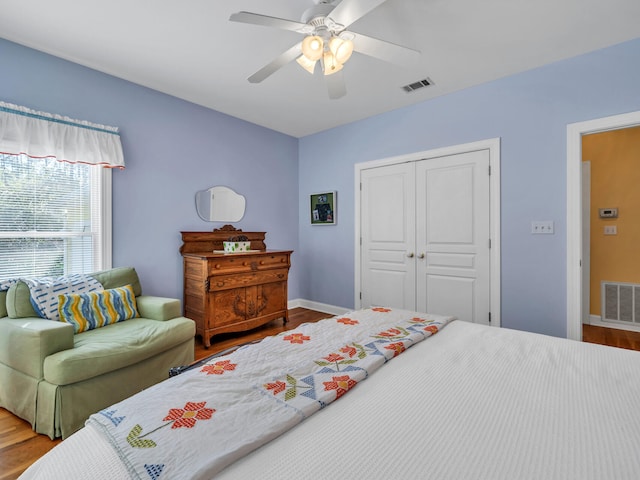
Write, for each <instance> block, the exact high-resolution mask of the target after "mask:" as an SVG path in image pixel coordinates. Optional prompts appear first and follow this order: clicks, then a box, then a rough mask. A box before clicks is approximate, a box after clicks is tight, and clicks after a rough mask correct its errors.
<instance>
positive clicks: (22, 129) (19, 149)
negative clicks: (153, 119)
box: [0, 102, 124, 168]
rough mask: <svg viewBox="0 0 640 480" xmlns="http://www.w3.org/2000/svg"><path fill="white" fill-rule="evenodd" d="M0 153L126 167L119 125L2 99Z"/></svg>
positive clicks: (0, 110)
mask: <svg viewBox="0 0 640 480" xmlns="http://www.w3.org/2000/svg"><path fill="white" fill-rule="evenodd" d="M0 153H5V154H9V155H21V154H23V155H27V156H29V157H33V158H54V159H56V160H58V161H61V162H69V163H87V164H91V165H103V166H105V167H109V168H124V157H123V155H122V144H121V143H120V134H119V133H118V128H117V127H110V126H105V125H98V124H94V123H90V122H87V121H83V120H74V119H72V118H68V117H63V116H61V115H54V114H50V113H46V112H38V111H35V110H31V109H29V108H26V107H21V106H18V105H13V104H10V103H4V102H0Z"/></svg>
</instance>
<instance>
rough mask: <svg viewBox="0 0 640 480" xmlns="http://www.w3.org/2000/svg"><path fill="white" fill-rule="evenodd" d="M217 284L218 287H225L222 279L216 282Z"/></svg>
mask: <svg viewBox="0 0 640 480" xmlns="http://www.w3.org/2000/svg"><path fill="white" fill-rule="evenodd" d="M216 285H217V286H218V287H224V282H220V281H219V282H216Z"/></svg>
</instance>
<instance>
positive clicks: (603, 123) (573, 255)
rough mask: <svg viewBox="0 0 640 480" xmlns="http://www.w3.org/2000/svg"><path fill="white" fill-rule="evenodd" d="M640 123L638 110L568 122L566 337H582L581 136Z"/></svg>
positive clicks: (634, 125)
mask: <svg viewBox="0 0 640 480" xmlns="http://www.w3.org/2000/svg"><path fill="white" fill-rule="evenodd" d="M639 125H640V111H636V112H630V113H623V114H621V115H613V116H610V117H604V118H598V119H595V120H588V121H586V122H576V123H570V124H569V125H567V338H569V339H571V340H578V341H581V340H582V289H583V288H585V286H584V285H583V284H582V267H581V261H582V181H581V177H582V174H581V172H582V136H583V135H588V134H590V133H600V132H606V131H609V130H619V129H623V128H629V127H637V126H639Z"/></svg>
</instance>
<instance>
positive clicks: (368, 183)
mask: <svg viewBox="0 0 640 480" xmlns="http://www.w3.org/2000/svg"><path fill="white" fill-rule="evenodd" d="M360 179H361V190H362V191H361V216H360V221H361V234H362V249H361V252H362V259H361V269H362V272H361V279H362V280H361V290H362V308H368V307H371V306H379V305H384V306H388V307H395V308H403V309H407V310H415V305H416V290H415V268H416V265H415V250H414V246H415V179H414V164H413V163H401V164H397V165H391V166H388V167H378V168H372V169H370V170H363V171H362V174H361V177H360Z"/></svg>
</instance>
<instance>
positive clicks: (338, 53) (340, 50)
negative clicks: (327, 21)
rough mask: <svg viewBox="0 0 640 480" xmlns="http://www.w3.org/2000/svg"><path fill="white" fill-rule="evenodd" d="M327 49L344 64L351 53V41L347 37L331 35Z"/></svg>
mask: <svg viewBox="0 0 640 480" xmlns="http://www.w3.org/2000/svg"><path fill="white" fill-rule="evenodd" d="M329 50H331V53H333V56H334V57H335V58H336V60H337V61H338V62H339V63H341V64H344V63H345V62H346V61H347V60H349V58H350V57H351V54H352V53H353V42H352V41H351V40H349V39H343V38H340V37H331V40H329Z"/></svg>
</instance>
